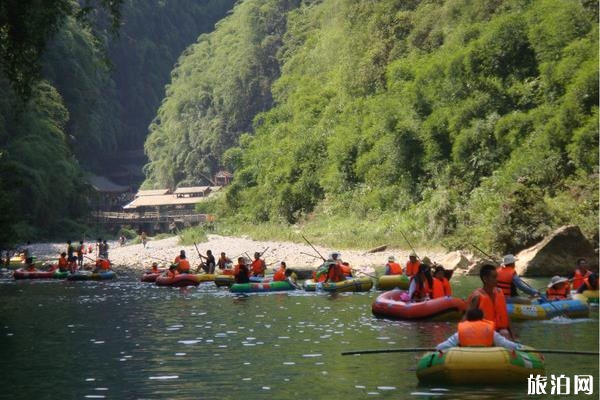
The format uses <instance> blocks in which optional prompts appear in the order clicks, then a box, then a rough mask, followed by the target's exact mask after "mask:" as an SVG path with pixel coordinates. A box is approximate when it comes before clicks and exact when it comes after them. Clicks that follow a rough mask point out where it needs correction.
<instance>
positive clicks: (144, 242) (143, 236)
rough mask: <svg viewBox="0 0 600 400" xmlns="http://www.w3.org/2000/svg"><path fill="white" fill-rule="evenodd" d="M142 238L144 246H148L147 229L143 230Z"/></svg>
mask: <svg viewBox="0 0 600 400" xmlns="http://www.w3.org/2000/svg"><path fill="white" fill-rule="evenodd" d="M140 239H141V240H142V246H144V248H146V242H147V240H148V238H147V237H146V232H145V231H142V234H141V235H140Z"/></svg>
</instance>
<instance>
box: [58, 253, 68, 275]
mask: <svg viewBox="0 0 600 400" xmlns="http://www.w3.org/2000/svg"><path fill="white" fill-rule="evenodd" d="M58 270H59V271H60V272H67V271H69V261H68V260H67V253H66V252H64V251H63V252H62V253H60V257H59V258H58Z"/></svg>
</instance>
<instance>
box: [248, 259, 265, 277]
mask: <svg viewBox="0 0 600 400" xmlns="http://www.w3.org/2000/svg"><path fill="white" fill-rule="evenodd" d="M265 268H266V266H265V261H264V260H261V259H260V258H259V259H257V260H254V261H252V265H251V269H252V275H254V276H263V275H264V274H265Z"/></svg>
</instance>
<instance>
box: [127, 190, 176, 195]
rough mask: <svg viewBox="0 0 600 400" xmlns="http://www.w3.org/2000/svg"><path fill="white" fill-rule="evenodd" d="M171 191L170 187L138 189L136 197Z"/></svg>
mask: <svg viewBox="0 0 600 400" xmlns="http://www.w3.org/2000/svg"><path fill="white" fill-rule="evenodd" d="M169 192H170V190H169V189H150V190H138V192H137V193H136V194H135V197H145V196H162V195H165V194H168V193H169Z"/></svg>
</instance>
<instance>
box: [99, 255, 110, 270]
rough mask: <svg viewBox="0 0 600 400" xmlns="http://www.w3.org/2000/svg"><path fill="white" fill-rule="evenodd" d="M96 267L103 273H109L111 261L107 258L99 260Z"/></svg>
mask: <svg viewBox="0 0 600 400" xmlns="http://www.w3.org/2000/svg"><path fill="white" fill-rule="evenodd" d="M96 267H97V268H99V269H101V270H103V271H108V270H109V269H110V261H108V260H107V259H105V258H99V259H97V260H96Z"/></svg>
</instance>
